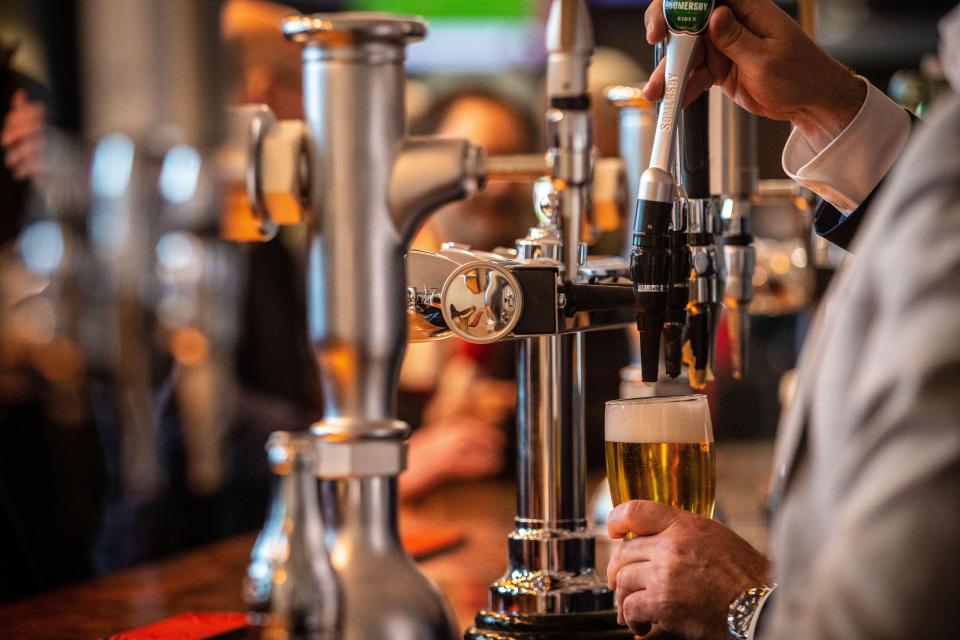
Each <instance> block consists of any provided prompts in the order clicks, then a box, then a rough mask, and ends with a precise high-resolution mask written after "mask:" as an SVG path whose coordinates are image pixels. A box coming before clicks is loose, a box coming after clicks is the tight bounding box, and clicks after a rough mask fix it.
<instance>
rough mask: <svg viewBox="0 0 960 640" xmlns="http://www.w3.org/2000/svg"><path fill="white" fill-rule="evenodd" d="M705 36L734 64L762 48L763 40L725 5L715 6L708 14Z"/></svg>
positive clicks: (753, 54) (760, 50)
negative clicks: (708, 19)
mask: <svg viewBox="0 0 960 640" xmlns="http://www.w3.org/2000/svg"><path fill="white" fill-rule="evenodd" d="M707 36H708V37H709V38H710V42H712V43H713V45H714V46H715V47H716V48H717V49H718V50H719V51H720V52H721V53H723V54H724V55H725V56H727V57H728V58H730V59H731V60H733V62H734V63H735V64H738V63H739V62H740V61H743V60H745V59H746V58H747V57H748V56H751V55H752V56H756V55H757V54H758V53H760V52H762V51H763V50H764V46H763V40H762V39H761V38H760V37H759V36H757V35H756V34H754V33H753V32H751V31H750V30H749V29H747V27H745V26H744V25H743V23H741V22H740V21H739V20H738V19H737V17H736V16H735V15H734V14H733V11H731V10H730V8H729V7H725V6H721V7H717V9H716V10H715V11H714V12H713V15H712V16H710V23H709V24H708V25H707Z"/></svg>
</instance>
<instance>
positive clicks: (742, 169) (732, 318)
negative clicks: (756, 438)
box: [710, 88, 758, 378]
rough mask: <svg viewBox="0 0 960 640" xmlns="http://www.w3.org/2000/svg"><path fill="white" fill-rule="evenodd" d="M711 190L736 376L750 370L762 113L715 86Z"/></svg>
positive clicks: (711, 131)
mask: <svg viewBox="0 0 960 640" xmlns="http://www.w3.org/2000/svg"><path fill="white" fill-rule="evenodd" d="M710 146H711V149H710V159H711V167H710V178H711V183H712V184H711V192H712V193H713V194H715V195H719V196H720V197H722V203H723V204H722V206H721V211H720V215H721V219H722V221H723V258H724V260H723V262H724V267H725V281H726V282H725V286H724V292H723V304H724V306H725V307H726V308H727V315H726V326H727V334H728V335H729V337H730V352H731V365H732V370H733V376H734V377H735V378H741V377H742V376H743V375H745V374H746V372H747V354H748V352H749V348H750V314H749V308H750V303H751V302H752V301H753V271H754V268H755V266H756V260H757V258H756V251H755V249H754V246H753V232H752V229H751V223H750V219H751V210H752V207H753V198H754V197H755V196H756V194H757V183H758V170H757V118H756V116H754V115H752V114H751V113H749V112H747V111H745V110H744V109H741V108H740V107H738V106H737V105H736V103H734V102H733V100H731V99H730V98H728V97H727V96H726V95H724V94H723V92H722V91H721V90H720V89H718V88H714V89H711V90H710Z"/></svg>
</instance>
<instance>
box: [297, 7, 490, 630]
mask: <svg viewBox="0 0 960 640" xmlns="http://www.w3.org/2000/svg"><path fill="white" fill-rule="evenodd" d="M283 32H284V34H285V35H286V36H287V37H288V38H289V39H291V40H294V41H296V42H299V43H300V44H302V46H303V96H304V107H305V113H306V119H307V125H308V140H309V143H308V147H309V153H308V155H309V166H310V169H309V196H308V202H309V206H308V217H309V248H308V252H309V263H308V272H307V293H308V298H307V300H308V303H307V304H308V327H309V334H310V335H309V337H310V341H311V344H312V346H313V351H314V354H315V357H316V359H317V362H318V364H319V368H320V375H321V379H322V382H323V390H324V400H325V403H324V404H325V410H324V418H323V420H321V421H320V422H318V423H316V424H314V425H313V427H312V429H311V430H312V432H313V434H314V438H315V441H316V446H317V458H318V459H317V475H318V477H319V478H320V479H321V487H320V488H321V498H320V500H321V505H322V508H323V510H324V518H325V522H326V523H327V526H328V529H329V530H328V541H331V542H330V544H331V546H330V557H331V561H332V563H333V566H334V568H335V570H336V572H337V578H338V580H339V583H340V589H341V597H342V605H341V606H342V609H341V611H342V620H341V625H340V626H341V628H342V637H343V638H344V640H380V639H382V640H387V639H390V640H424V639H429V638H437V639H440V638H442V639H445V640H446V639H450V638H454V637H457V636H459V630H458V629H457V626H456V623H455V621H454V619H453V617H452V615H451V612H450V609H449V607H448V606H447V605H446V604H445V602H444V600H443V598H442V597H441V596H440V595H439V593H438V592H437V591H436V589H435V588H434V587H433V586H432V585H431V584H430V583H429V581H428V580H427V579H426V578H425V577H424V576H423V575H422V574H421V573H420V572H419V571H418V569H417V567H416V565H415V564H414V563H413V561H412V560H411V559H410V557H409V556H408V555H407V554H406V552H405V551H404V549H403V547H402V545H401V543H400V538H399V535H398V532H397V475H398V474H399V473H400V472H401V471H402V470H403V468H404V465H405V454H406V444H405V441H406V437H407V435H408V433H409V428H408V427H407V425H406V424H404V423H402V422H399V421H398V420H397V419H396V397H397V380H398V374H399V368H400V362H401V359H402V357H403V351H404V347H405V343H406V337H407V327H406V317H405V311H404V310H405V302H404V290H405V287H404V277H403V273H404V262H403V256H404V253H405V252H406V248H407V243H408V242H409V240H410V239H411V237H412V236H413V234H414V232H415V231H416V229H417V227H418V224H419V223H420V222H422V221H423V219H424V218H425V217H426V216H427V215H428V214H429V213H431V212H432V211H434V210H435V209H436V208H437V207H439V206H440V205H442V204H445V203H447V202H449V201H452V200H455V199H457V198H462V197H464V196H466V195H469V194H470V193H472V192H473V191H475V190H476V189H477V188H479V186H480V183H481V180H482V172H483V154H482V151H481V150H480V149H478V148H477V147H475V146H473V145H470V144H468V143H467V142H465V141H461V140H440V139H431V138H419V139H418V138H407V137H406V136H405V132H404V90H405V84H406V83H405V71H404V64H403V63H404V58H405V48H406V45H407V44H408V43H411V42H416V41H417V40H420V39H421V38H423V37H424V36H425V35H426V25H425V23H423V22H422V21H420V20H416V19H406V18H399V17H392V16H386V15H380V14H355V13H340V14H330V15H319V14H318V15H312V16H297V17H292V18H289V19H287V20H286V21H285V22H284V24H283Z"/></svg>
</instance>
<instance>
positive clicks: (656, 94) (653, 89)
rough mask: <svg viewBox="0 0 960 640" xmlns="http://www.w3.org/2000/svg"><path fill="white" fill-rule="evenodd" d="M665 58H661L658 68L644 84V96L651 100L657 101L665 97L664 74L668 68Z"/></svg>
mask: <svg viewBox="0 0 960 640" xmlns="http://www.w3.org/2000/svg"><path fill="white" fill-rule="evenodd" d="M664 65H666V61H665V60H661V61H660V64H658V65H657V68H656V69H654V70H653V73H651V74H650V79H649V80H647V83H646V84H645V85H643V97H644V98H646V99H647V100H649V101H650V102H656V101H657V100H659V99H660V98H662V97H663V74H664V69H665V68H666V67H665V66H664Z"/></svg>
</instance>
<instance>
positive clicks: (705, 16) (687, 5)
mask: <svg viewBox="0 0 960 640" xmlns="http://www.w3.org/2000/svg"><path fill="white" fill-rule="evenodd" d="M711 12H713V0H710V1H709V2H705V1H704V0H663V17H664V18H666V20H667V26H668V27H670V30H671V31H676V32H678V33H700V32H701V31H703V30H704V29H706V28H707V22H709V21H710V13H711Z"/></svg>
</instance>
